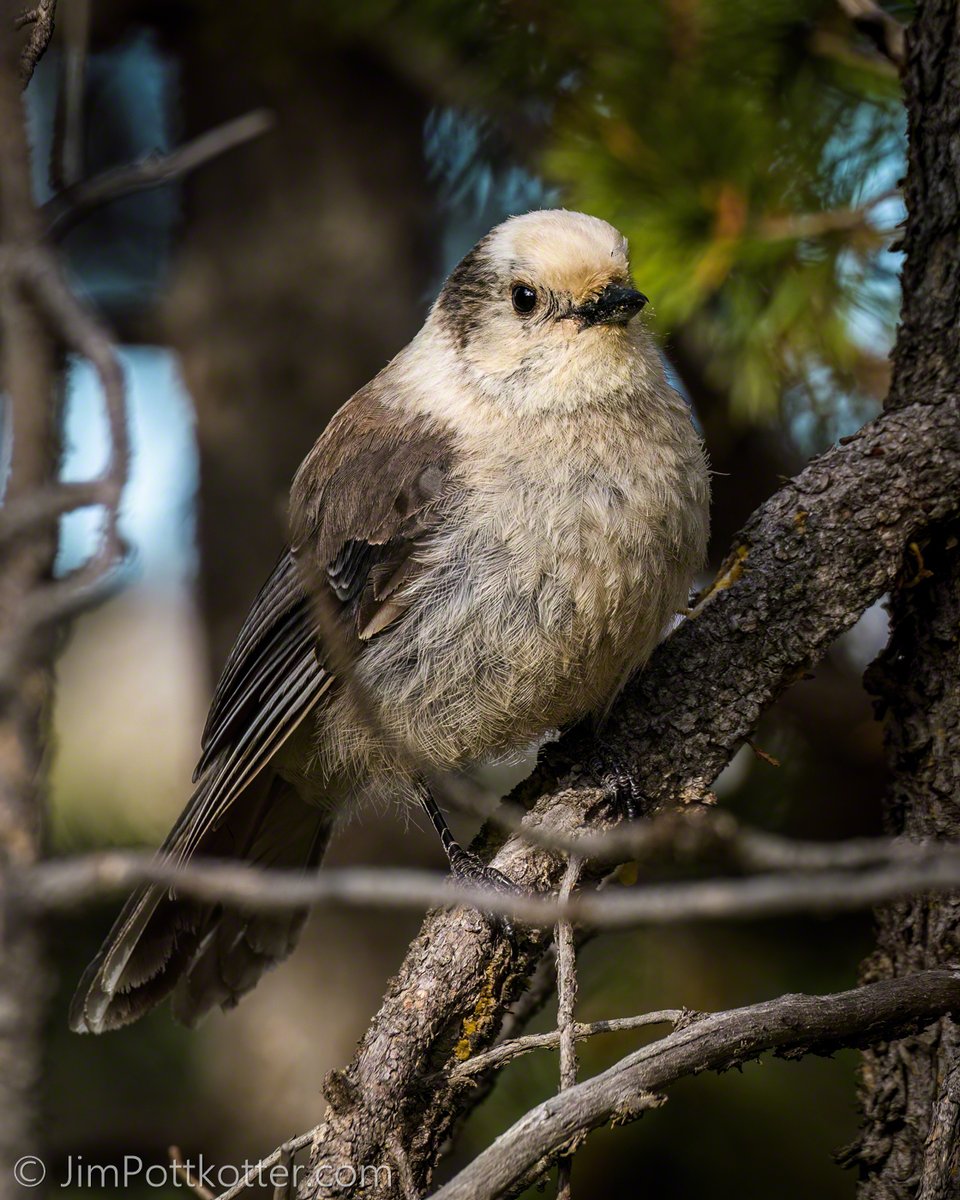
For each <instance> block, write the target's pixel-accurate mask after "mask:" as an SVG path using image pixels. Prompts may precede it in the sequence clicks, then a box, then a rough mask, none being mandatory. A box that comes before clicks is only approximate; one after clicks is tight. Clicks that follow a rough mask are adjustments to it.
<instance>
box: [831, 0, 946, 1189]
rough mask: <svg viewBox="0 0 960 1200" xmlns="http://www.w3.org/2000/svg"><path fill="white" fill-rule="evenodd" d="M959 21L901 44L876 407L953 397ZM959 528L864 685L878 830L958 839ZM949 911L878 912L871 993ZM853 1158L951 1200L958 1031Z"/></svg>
mask: <svg viewBox="0 0 960 1200" xmlns="http://www.w3.org/2000/svg"><path fill="white" fill-rule="evenodd" d="M958 14H960V9H958V6H957V4H956V0H926V2H925V3H923V4H921V6H920V9H919V12H918V16H917V19H916V22H915V24H914V26H913V27H912V29H911V31H910V35H909V59H908V63H907V68H906V76H905V87H906V100H907V107H908V113H909V119H910V165H909V173H908V179H907V204H908V210H909V220H908V224H907V232H906V238H905V249H906V252H907V261H906V266H905V269H904V275H903V285H904V308H903V317H902V323H901V328H900V333H899V337H898V340H897V348H896V351H895V357H894V380H893V387H892V390H891V397H890V401H889V407H900V406H902V405H903V404H905V403H908V402H909V401H910V399H911V398H913V399H915V398H916V397H917V396H920V395H922V396H923V397H924V398H925V399H928V400H929V401H931V402H937V401H939V400H944V399H946V398H947V397H949V396H956V394H957V392H958V391H960V322H958V312H960V272H958V270H957V247H958V245H960V196H958V191H957V179H958V178H960V16H958ZM958 542H960V526H957V525H953V526H951V527H947V528H939V529H935V530H931V532H930V535H929V538H928V539H926V540H924V541H922V542H921V543H920V544H916V543H912V544H911V545H910V547H909V548H908V551H907V554H906V556H905V562H904V570H903V574H902V576H901V579H900V581H899V586H898V587H897V589H896V590H895V592H894V593H893V596H892V599H891V606H890V609H891V617H892V622H893V632H892V635H891V639H890V644H889V646H888V648H887V650H886V651H885V653H884V654H883V656H882V657H881V658H880V660H878V662H877V663H875V664H874V666H873V667H872V668H871V670H870V672H869V673H868V676H867V683H868V686H869V687H870V689H871V690H872V691H873V692H875V694H876V695H877V696H878V697H879V708H880V709H881V711H883V712H884V713H885V715H886V730H885V734H886V745H887V753H888V759H889V765H890V768H891V771H892V774H893V780H892V783H891V786H890V789H889V792H888V795H887V798H886V802H885V819H886V823H887V826H888V828H889V830H890V832H895V833H904V834H906V835H907V836H908V837H914V838H945V839H946V838H949V839H953V840H960V544H958ZM958 933H960V897H951V896H937V897H932V898H924V899H916V900H910V901H904V902H902V903H899V904H894V905H889V906H887V907H885V908H884V909H882V910H881V911H880V912H879V913H878V914H877V949H876V952H875V953H874V954H873V955H872V956H871V958H870V959H868V961H867V962H866V963H865V964H864V972H863V973H864V975H865V976H866V977H867V978H868V979H876V978H883V977H888V976H892V975H901V974H905V973H907V972H910V971H916V970H918V969H921V968H924V967H932V966H937V965H939V964H947V963H950V964H956V962H957V961H958ZM861 1103H862V1106H863V1111H864V1117H865V1126H864V1131H863V1133H862V1135H861V1139H860V1141H859V1143H858V1145H857V1147H856V1149H855V1153H854V1155H853V1158H854V1159H855V1160H856V1161H857V1163H858V1165H859V1167H860V1173H861V1181H862V1182H861V1188H860V1195H861V1196H862V1197H863V1198H864V1200H948V1198H949V1197H956V1196H957V1195H960V1026H958V1024H957V1023H956V1022H955V1021H953V1020H951V1019H949V1018H945V1019H944V1020H942V1021H939V1022H938V1023H937V1024H936V1025H933V1026H931V1027H930V1028H929V1029H928V1030H926V1031H925V1032H924V1033H922V1034H921V1035H919V1036H917V1037H912V1038H907V1039H904V1040H903V1041H899V1042H894V1043H892V1044H890V1045H888V1046H886V1047H882V1048H880V1049H878V1050H876V1051H871V1052H870V1053H868V1054H867V1055H866V1056H865V1060H864V1066H863V1072H862V1077H861Z"/></svg>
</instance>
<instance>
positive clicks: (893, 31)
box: [837, 0, 906, 67]
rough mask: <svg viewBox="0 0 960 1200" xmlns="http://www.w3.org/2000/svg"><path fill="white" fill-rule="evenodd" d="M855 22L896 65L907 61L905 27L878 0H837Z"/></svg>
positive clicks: (899, 65)
mask: <svg viewBox="0 0 960 1200" xmlns="http://www.w3.org/2000/svg"><path fill="white" fill-rule="evenodd" d="M837 3H838V4H839V5H840V7H841V8H842V9H843V11H844V12H845V13H846V15H847V16H848V17H849V18H850V20H851V21H852V22H853V24H854V25H855V26H856V27H857V29H859V30H860V31H861V33H864V34H866V36H867V37H868V38H869V39H870V40H871V42H873V44H874V46H876V48H877V49H878V50H879V51H880V53H881V54H882V55H884V57H886V58H888V59H889V60H890V61H891V62H892V63H893V64H894V65H895V66H896V67H902V66H903V64H904V62H905V61H906V37H905V30H904V27H903V26H902V25H901V24H900V22H899V21H898V20H897V19H896V17H894V16H892V15H891V14H890V13H888V12H887V11H886V10H885V9H883V8H881V7H880V5H879V4H877V3H876V0H837Z"/></svg>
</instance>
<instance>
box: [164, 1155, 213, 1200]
mask: <svg viewBox="0 0 960 1200" xmlns="http://www.w3.org/2000/svg"><path fill="white" fill-rule="evenodd" d="M167 1157H168V1158H169V1159H170V1165H171V1166H172V1167H173V1172H174V1174H175V1175H176V1177H177V1179H178V1180H179V1182H180V1183H181V1184H182V1186H184V1187H186V1188H187V1189H188V1190H189V1191H191V1192H193V1194H194V1195H195V1196H198V1197H199V1200H213V1192H211V1191H210V1189H209V1188H208V1187H207V1186H206V1184H205V1183H202V1182H201V1181H200V1180H199V1179H194V1178H193V1176H192V1175H191V1174H190V1168H189V1167H188V1166H187V1164H186V1163H185V1162H184V1161H183V1154H182V1153H181V1150H180V1147H179V1146H170V1147H168V1149H167Z"/></svg>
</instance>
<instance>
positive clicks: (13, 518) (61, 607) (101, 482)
mask: <svg viewBox="0 0 960 1200" xmlns="http://www.w3.org/2000/svg"><path fill="white" fill-rule="evenodd" d="M0 265H2V267H3V269H4V270H5V271H6V272H8V273H9V275H10V276H11V277H12V278H13V279H15V280H16V281H18V282H19V283H20V285H21V286H22V287H23V288H24V289H25V290H26V291H27V292H28V293H29V295H30V296H31V298H32V299H33V300H34V302H35V303H36V305H37V308H38V309H39V310H40V312H41V313H42V315H43V317H44V318H45V320H46V321H47V324H48V326H49V327H50V329H51V331H52V333H53V334H54V335H55V336H56V337H57V339H58V340H59V341H60V342H61V343H62V344H63V345H64V346H66V347H67V348H68V349H70V350H73V351H75V352H76V353H77V354H79V355H81V356H82V357H84V358H86V359H87V360H88V361H89V362H90V363H91V365H92V366H93V369H94V371H95V372H96V374H97V376H98V378H99V380H100V386H101V389H102V391H103V398H104V407H105V409H106V416H107V427H108V435H109V446H110V457H109V460H108V462H107V466H106V468H105V470H104V472H103V474H102V475H101V476H100V478H99V479H98V480H94V481H92V488H93V490H94V492H96V493H98V495H99V497H100V498H102V501H103V503H104V523H103V530H102V534H101V541H100V546H99V547H98V549H97V550H96V552H95V553H94V554H93V555H92V556H91V557H90V558H89V559H88V560H87V561H86V562H85V563H83V564H82V565H81V566H80V567H78V568H77V569H76V570H74V571H72V572H70V573H69V574H68V575H66V576H64V577H63V578H62V579H59V580H57V581H55V582H53V583H50V584H48V585H47V586H45V587H44V588H43V589H42V590H40V591H39V592H38V593H37V595H36V596H35V597H34V598H33V600H32V601H31V604H30V606H29V608H28V609H27V610H26V611H25V612H24V613H22V615H21V626H22V629H21V631H20V637H21V639H22V637H24V636H26V635H27V634H28V633H29V631H30V630H33V629H37V628H39V627H41V626H43V625H45V624H49V623H53V622H56V621H59V620H63V619H65V618H67V617H69V616H71V615H73V614H74V613H75V612H76V611H78V610H79V609H80V608H82V607H83V606H84V605H85V604H87V603H89V599H90V594H91V592H92V591H93V590H94V589H95V587H96V585H98V584H99V583H100V582H101V581H102V580H103V579H104V578H105V576H106V575H107V574H108V573H109V572H110V571H112V569H113V568H114V567H115V566H116V565H117V563H118V562H120V561H122V559H123V556H124V552H125V547H124V542H123V539H122V537H121V534H120V528H119V521H120V496H121V494H122V492H123V487H124V485H125V483H126V480H127V476H128V472H129V464H130V443H129V434H128V430H127V414H126V394H125V384H124V377H123V368H122V367H121V365H120V360H119V358H118V357H117V353H116V349H115V346H114V342H113V339H112V338H111V336H110V334H109V332H108V331H107V330H106V328H105V327H104V326H103V324H102V323H101V321H100V319H99V317H97V316H96V314H95V313H94V312H93V311H92V309H90V308H89V307H88V306H87V305H86V304H84V303H83V302H82V301H81V300H80V299H79V298H78V297H77V296H76V295H75V294H74V293H73V292H72V291H71V290H70V287H69V286H68V284H67V282H66V280H65V279H64V277H63V273H62V271H61V269H60V266H59V264H58V263H57V261H56V259H55V258H54V256H53V254H52V253H51V252H50V251H49V250H48V249H47V247H46V246H44V245H43V244H42V243H39V242H37V243H35V244H33V245H29V244H28V245H25V246H23V247H21V248H19V249H8V250H7V251H6V252H5V255H4V258H3V260H2V264H0ZM51 496H57V497H58V499H57V500H51V499H48V497H51ZM74 498H80V499H82V498H84V494H83V490H82V489H77V490H74V489H71V488H69V487H68V488H66V489H65V490H64V489H63V488H58V487H56V485H51V489H50V490H49V491H47V492H45V493H43V494H42V495H41V497H40V499H38V498H37V496H36V495H31V496H28V497H26V498H25V501H24V506H23V507H21V506H20V504H18V505H17V506H16V507H13V506H11V511H10V515H9V517H7V518H5V523H6V521H9V526H8V528H9V527H12V528H13V529H15V530H20V529H24V528H27V527H29V525H30V524H31V522H33V521H36V520H39V519H41V518H42V517H46V518H47V519H49V517H50V516H51V515H52V512H53V511H54V510H55V509H56V508H57V507H58V506H59V504H60V501H61V500H63V501H66V500H67V499H74ZM4 534H5V536H9V534H8V533H7V529H4ZM15 667H16V647H15V646H4V647H3V648H2V650H0V678H6V677H7V676H9V675H10V674H11V673H12V672H13V671H14V670H15Z"/></svg>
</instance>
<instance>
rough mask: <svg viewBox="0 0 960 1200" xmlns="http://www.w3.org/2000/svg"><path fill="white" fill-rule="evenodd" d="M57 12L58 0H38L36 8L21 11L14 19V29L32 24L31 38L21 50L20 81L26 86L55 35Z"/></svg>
mask: <svg viewBox="0 0 960 1200" xmlns="http://www.w3.org/2000/svg"><path fill="white" fill-rule="evenodd" d="M56 13H57V0H38V3H37V5H36V7H35V8H31V9H29V10H28V11H27V12H24V13H21V14H20V16H18V17H15V18H14V21H13V27H14V29H23V28H25V27H26V26H27V25H32V26H33V29H32V30H31V31H30V38H29V40H28V41H27V44H26V45H25V46H24V48H23V49H22V50H21V52H20V83H21V85H22V86H23V87H26V86H27V84H28V83H29V82H30V80H31V79H32V78H33V72H34V70H35V69H36V66H37V63H38V62H39V61H40V59H41V58H42V57H43V54H44V51H45V50H46V48H47V46H48V45H49V44H50V39H51V38H52V37H53V22H54V18H55V16H56Z"/></svg>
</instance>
